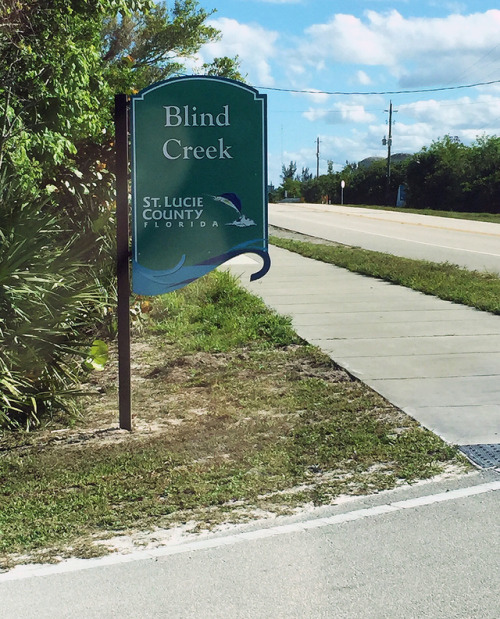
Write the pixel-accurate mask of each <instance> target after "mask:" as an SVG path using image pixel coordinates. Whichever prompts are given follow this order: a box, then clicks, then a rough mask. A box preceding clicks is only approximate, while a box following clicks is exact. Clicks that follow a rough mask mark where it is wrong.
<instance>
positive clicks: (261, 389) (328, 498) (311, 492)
mask: <svg viewBox="0 0 500 619" xmlns="http://www.w3.org/2000/svg"><path fill="white" fill-rule="evenodd" d="M137 304H138V305H139V306H142V309H143V312H144V313H143V314H141V321H140V322H139V323H137V324H136V331H135V333H134V337H133V343H132V363H133V366H132V368H133V408H134V427H135V430H134V432H133V433H127V432H124V431H120V430H118V429H117V428H116V419H117V417H118V413H117V410H116V407H117V404H116V354H115V352H114V351H112V359H113V361H112V362H111V363H110V364H109V366H108V367H107V368H106V369H105V371H104V372H101V373H95V374H93V375H92V378H91V382H90V384H89V386H88V388H89V389H91V390H92V391H93V395H89V396H88V397H87V398H86V399H85V401H84V402H83V404H82V410H83V411H84V412H82V415H81V418H80V419H79V420H77V421H76V422H75V424H74V427H72V428H68V427H67V426H64V425H61V426H57V425H53V426H51V427H47V428H45V429H44V430H39V431H37V432H32V433H24V434H23V433H5V434H4V435H3V436H2V437H1V439H0V505H1V510H0V565H3V566H4V567H5V568H8V567H9V566H12V565H14V564H16V563H19V562H29V561H33V560H39V561H40V560H43V561H48V560H52V561H53V560H58V559H60V558H61V557H66V556H84V557H88V556H96V555H99V554H102V553H104V552H108V551H109V547H111V548H112V547H113V545H114V544H115V543H116V539H117V538H116V536H118V538H124V536H125V534H133V535H136V536H137V535H138V534H139V532H148V531H150V532H152V533H151V535H153V536H154V535H158V530H159V529H158V528H159V527H161V528H164V529H166V530H168V529H169V528H170V529H171V528H173V527H176V526H182V527H184V528H187V529H189V530H190V531H198V530H201V529H204V528H210V527H214V526H216V525H218V524H220V523H228V522H241V521H245V520H249V519H253V518H256V517H261V516H262V515H263V514H264V515H269V514H282V513H291V512H292V511H293V510H295V509H300V508H303V507H304V506H305V505H311V504H316V505H320V504H325V503H326V504H328V503H331V502H333V501H335V498H336V497H338V496H339V495H341V494H351V495H352V494H365V493H371V492H377V491H380V490H383V489H387V488H392V487H394V486H396V485H398V484H400V483H409V482H413V481H415V480H418V479H423V478H428V477H430V476H433V475H436V474H438V473H440V472H443V471H444V470H446V469H447V468H448V467H457V466H458V467H465V466H466V465H465V463H464V460H463V459H462V458H461V457H460V456H459V455H457V452H456V450H455V449H454V448H453V447H450V446H448V445H446V444H445V443H443V441H441V440H440V439H439V438H438V437H436V436H435V435H433V434H432V433H431V432H428V431H427V430H425V429H423V428H422V427H420V426H419V425H418V424H417V423H416V422H415V421H414V420H412V419H411V418H409V417H407V416H406V415H404V414H403V413H402V412H401V411H400V410H398V409H396V408H395V407H394V406H392V405H391V404H389V403H388V402H387V401H386V400H384V399H383V398H382V397H380V396H379V395H378V394H376V393H375V392H373V391H372V390H371V389H369V388H368V387H366V386H365V385H364V384H363V383H361V382H359V381H358V380H355V379H353V378H352V377H351V376H350V375H348V374H347V373H346V372H345V371H344V370H342V369H341V368H339V367H337V366H336V365H335V364H334V363H333V362H332V361H331V360H330V358H329V357H327V356H325V355H324V354H323V353H321V352H320V351H319V350H318V349H317V348H315V347H311V346H309V345H307V344H306V343H305V342H303V341H302V340H300V339H299V338H298V337H297V335H296V334H295V333H294V331H293V330H292V328H291V326H290V321H289V320H288V319H287V318H283V317H281V316H278V315H277V314H275V313H273V312H271V311H269V310H268V309H267V308H266V307H265V306H264V304H263V303H262V302H261V301H260V300H259V299H256V298H255V297H252V296H251V295H250V294H248V293H247V292H245V291H244V290H243V289H241V288H240V287H239V286H238V284H237V283H236V281H235V280H234V279H233V278H232V277H231V276H230V275H229V274H227V273H214V274H212V275H210V276H208V277H205V278H202V279H201V280H198V282H196V283H194V284H192V285H190V286H188V287H187V288H185V289H183V290H181V291H178V292H176V293H172V294H169V295H167V296H165V297H161V298H158V299H157V300H155V301H154V302H153V303H151V302H150V301H149V300H144V299H143V300H141V299H139V300H138V301H137ZM113 539H114V540H115V541H113ZM132 539H133V540H134V539H135V540H138V539H142V540H143V539H144V538H137V537H133V538H132ZM148 539H150V538H148ZM106 540H109V541H106ZM135 543H142V542H140V541H136V542H135Z"/></svg>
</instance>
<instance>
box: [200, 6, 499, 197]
mask: <svg viewBox="0 0 500 619" xmlns="http://www.w3.org/2000/svg"><path fill="white" fill-rule="evenodd" d="M199 4H200V6H202V7H203V8H204V9H206V10H212V9H216V12H215V13H214V14H213V15H211V17H210V19H209V24H210V25H213V26H215V27H216V28H217V29H218V30H220V32H221V33H222V37H221V39H220V40H219V41H217V42H213V43H210V44H207V45H205V46H204V47H202V49H201V50H200V52H199V54H198V57H197V59H196V61H195V65H194V66H196V64H198V65H201V64H202V63H204V62H210V61H211V60H212V59H213V58H214V57H218V56H236V55H237V56H238V57H239V60H240V71H241V73H242V74H243V75H244V76H245V79H246V81H247V83H248V84H250V85H251V86H253V87H255V88H257V89H258V90H259V91H260V92H262V93H265V94H267V101H268V162H269V164H268V165H269V182H270V183H272V184H274V185H275V186H278V185H280V184H281V172H282V166H283V165H285V166H288V165H289V163H290V162H291V161H294V162H295V163H296V164H297V169H298V172H299V173H300V172H301V171H302V169H303V168H308V169H309V171H310V172H311V173H312V174H313V175H314V176H316V173H317V161H318V158H317V155H318V152H319V173H320V174H324V173H326V171H327V166H328V161H332V162H333V168H334V170H335V171H339V170H341V169H342V168H344V166H345V165H346V162H349V163H357V162H358V161H361V160H362V159H365V158H366V157H386V156H387V146H384V145H383V143H382V140H383V138H384V137H387V136H388V130H389V126H388V117H389V113H388V110H389V107H390V105H391V102H392V107H393V124H392V153H393V154H395V153H415V152H418V151H419V150H420V149H421V148H422V147H424V146H429V145H430V144H431V143H432V142H433V141H435V140H438V139H440V138H442V137H444V136H446V135H450V136H453V137H455V136H457V137H458V138H459V139H460V140H461V141H462V142H463V143H465V144H470V143H472V142H473V141H474V140H476V139H477V138H478V137H480V136H483V135H488V136H489V135H500V8H495V3H493V2H491V1H490V2H483V1H482V0H464V1H462V2H461V1H457V2H453V1H450V2H447V1H446V0H445V1H437V0H392V1H386V0H371V1H369V0H348V1H343V0H199ZM497 6H498V5H497ZM490 82H493V83H490ZM318 138H319V149H318V142H317V140H318Z"/></svg>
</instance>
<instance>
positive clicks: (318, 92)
mask: <svg viewBox="0 0 500 619" xmlns="http://www.w3.org/2000/svg"><path fill="white" fill-rule="evenodd" d="M492 84H500V80H492V81H490V82H476V83H475V84H463V85H461V86H442V87H440V88H420V89H416V90H383V91H382V90H380V91H371V92H347V91H341V90H338V91H328V90H298V89H294V88H272V87H271V86H258V87H257V88H258V90H273V91H275V92H293V93H298V94H308V95H339V96H351V95H365V96H368V95H407V94H408V95H410V94H416V93H422V92H443V91H445V90H463V89H465V88H476V87H477V86H491V85H492Z"/></svg>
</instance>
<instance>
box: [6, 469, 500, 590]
mask: <svg viewBox="0 0 500 619" xmlns="http://www.w3.org/2000/svg"><path fill="white" fill-rule="evenodd" d="M498 490H500V481H494V482H489V483H486V484H480V485H477V486H469V487H468V488H460V489H458V490H450V491H448V492H441V493H439V494H431V495H427V496H423V497H418V498H416V499H407V500H405V501H395V502H394V503H388V504H385V505H378V506H376V507H369V508H366V509H358V510H355V511H351V512H347V513H344V514H337V515H335V516H328V517H325V518H314V519H310V520H305V521H303V522H296V523H293V524H286V525H278V526H275V527H269V528H264V529H258V530H256V531H245V532H242V533H236V534H234V535H226V536H223V537H213V538H210V539H203V540H196V541H192V542H184V543H182V542H181V543H178V544H172V545H170V546H162V547H159V548H155V549H153V550H140V551H137V552H133V553H130V554H126V555H118V554H111V555H107V556H105V557H100V558H98V559H68V560H66V561H62V562H61V563H58V564H56V565H20V566H18V567H15V568H13V569H12V570H11V571H9V572H6V573H4V574H0V584H1V583H2V582H7V581H13V580H24V579H27V578H35V577H40V576H50V575H52V574H65V573H69V572H78V571H82V570H88V569H93V568H98V567H106V566H112V565H119V564H122V563H132V562H134V561H146V560H148V559H157V558H160V557H168V556H172V555H178V554H185V553H187V552H196V551H199V550H208V549H211V548H221V547H223V546H232V545H233V544H239V543H242V542H249V541H256V540H264V539H266V538H270V537H276V536H279V535H287V534H293V533H303V532H305V531H310V530H311V529H320V528H324V527H328V526H333V525H339V524H344V523H346V522H353V521H355V520H362V519H365V518H373V517H376V516H381V515H383V514H388V513H395V512H398V511H401V510H404V509H415V508H417V507H422V506H426V505H433V504H435V503H442V502H445V501H454V500H457V499H463V498H467V497H471V496H475V495H478V494H485V493H487V492H495V491H498Z"/></svg>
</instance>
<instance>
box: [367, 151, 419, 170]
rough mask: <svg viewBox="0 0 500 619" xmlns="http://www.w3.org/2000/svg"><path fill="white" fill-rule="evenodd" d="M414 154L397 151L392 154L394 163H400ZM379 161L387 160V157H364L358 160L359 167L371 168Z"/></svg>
mask: <svg viewBox="0 0 500 619" xmlns="http://www.w3.org/2000/svg"><path fill="white" fill-rule="evenodd" d="M412 156H413V155H409V154H408V153H396V154H395V155H391V162H392V163H400V162H401V161H404V160H405V159H408V158H409V157H412ZM377 161H387V157H367V158H366V159H362V160H361V161H359V162H358V167H359V168H369V167H370V166H372V165H373V164H374V163H375V162H377Z"/></svg>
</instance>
